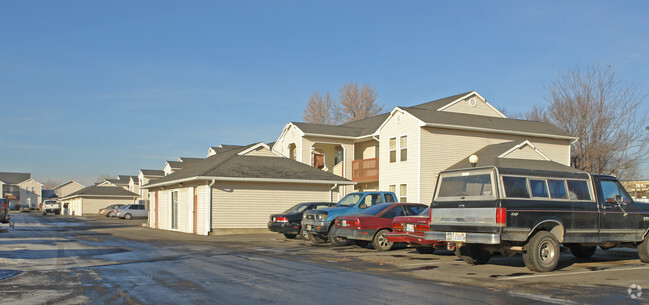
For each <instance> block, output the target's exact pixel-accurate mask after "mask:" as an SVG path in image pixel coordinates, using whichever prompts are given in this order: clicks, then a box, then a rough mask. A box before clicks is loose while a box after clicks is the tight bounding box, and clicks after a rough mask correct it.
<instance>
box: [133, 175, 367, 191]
mask: <svg viewBox="0 0 649 305" xmlns="http://www.w3.org/2000/svg"><path fill="white" fill-rule="evenodd" d="M211 180H215V181H228V182H276V183H277V182H279V183H304V184H338V185H356V182H354V181H349V180H348V181H338V180H304V179H276V178H238V177H210V176H196V177H189V178H183V179H178V180H172V181H167V182H161V183H153V184H147V185H144V186H142V187H141V188H143V189H151V188H157V187H165V186H169V185H174V184H179V183H185V182H190V181H211Z"/></svg>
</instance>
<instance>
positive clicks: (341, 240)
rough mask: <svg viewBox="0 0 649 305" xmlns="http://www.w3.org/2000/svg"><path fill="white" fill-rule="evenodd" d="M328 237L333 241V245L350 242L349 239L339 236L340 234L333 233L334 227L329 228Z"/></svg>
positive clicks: (343, 244)
mask: <svg viewBox="0 0 649 305" xmlns="http://www.w3.org/2000/svg"><path fill="white" fill-rule="evenodd" d="M328 237H329V242H331V244H332V245H333V246H336V247H342V246H346V245H348V244H349V241H348V240H347V239H344V238H341V237H338V236H336V235H334V234H333V229H332V230H329V236H328Z"/></svg>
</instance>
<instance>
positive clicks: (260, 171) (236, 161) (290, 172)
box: [145, 145, 352, 187]
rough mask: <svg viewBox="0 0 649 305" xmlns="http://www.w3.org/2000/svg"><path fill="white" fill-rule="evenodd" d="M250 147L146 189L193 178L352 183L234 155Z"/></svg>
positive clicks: (285, 162)
mask: <svg viewBox="0 0 649 305" xmlns="http://www.w3.org/2000/svg"><path fill="white" fill-rule="evenodd" d="M251 146H252V145H250V146H245V147H239V148H231V149H229V150H227V151H221V152H219V153H218V154H216V155H213V156H210V157H208V158H205V159H203V160H201V161H197V162H196V163H194V164H192V165H190V166H187V167H185V168H184V169H183V170H180V171H178V172H175V173H173V174H171V175H167V176H164V177H162V178H160V179H158V180H155V181H152V182H151V183H149V184H148V185H146V186H145V187H147V186H151V185H166V184H170V183H173V182H174V181H181V180H182V181H186V180H187V179H191V178H194V177H203V178H205V177H215V178H244V179H245V178H247V179H250V178H256V179H278V180H284V179H289V180H307V181H331V182H332V183H346V184H352V182H351V181H349V180H347V179H345V178H342V177H340V176H337V175H334V174H332V173H329V172H325V171H323V170H320V169H317V168H314V167H311V166H309V165H306V164H303V163H300V162H297V161H294V160H291V159H288V158H283V157H263V156H246V155H244V156H239V155H237V154H238V153H239V152H242V151H244V150H246V149H248V148H249V147H251Z"/></svg>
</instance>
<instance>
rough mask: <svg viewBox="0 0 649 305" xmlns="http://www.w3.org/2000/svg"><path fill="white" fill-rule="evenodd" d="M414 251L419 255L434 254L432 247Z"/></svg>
mask: <svg viewBox="0 0 649 305" xmlns="http://www.w3.org/2000/svg"><path fill="white" fill-rule="evenodd" d="M415 250H417V253H419V254H433V253H434V252H435V248H434V247H416V248H415Z"/></svg>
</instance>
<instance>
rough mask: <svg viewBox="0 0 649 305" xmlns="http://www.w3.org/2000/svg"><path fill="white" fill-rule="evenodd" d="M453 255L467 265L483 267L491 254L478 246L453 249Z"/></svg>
mask: <svg viewBox="0 0 649 305" xmlns="http://www.w3.org/2000/svg"><path fill="white" fill-rule="evenodd" d="M455 255H456V256H457V257H459V258H461V259H462V260H463V261H464V262H466V263H467V264H469V265H484V264H486V263H487V262H488V261H489V259H491V252H489V251H487V250H485V249H483V248H481V247H480V246H478V245H466V246H463V247H455Z"/></svg>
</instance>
